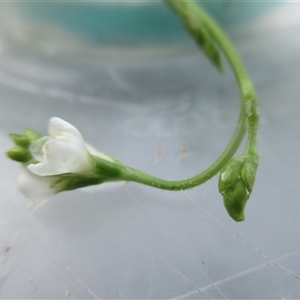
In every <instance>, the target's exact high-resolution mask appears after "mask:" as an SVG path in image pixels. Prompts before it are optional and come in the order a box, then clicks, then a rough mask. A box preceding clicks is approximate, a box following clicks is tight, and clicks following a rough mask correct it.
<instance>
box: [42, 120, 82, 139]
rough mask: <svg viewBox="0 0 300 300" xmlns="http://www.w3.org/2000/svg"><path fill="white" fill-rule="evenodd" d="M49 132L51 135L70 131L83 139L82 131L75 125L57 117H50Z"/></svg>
mask: <svg viewBox="0 0 300 300" xmlns="http://www.w3.org/2000/svg"><path fill="white" fill-rule="evenodd" d="M48 132H49V135H50V136H55V135H60V134H61V133H62V132H68V133H70V134H72V135H74V136H76V137H78V138H80V139H82V136H81V134H80V132H79V131H78V130H77V129H76V128H75V127H74V126H73V125H71V124H70V123H68V122H66V121H64V120H63V119H60V118H57V117H53V118H51V119H50V121H49V128H48Z"/></svg>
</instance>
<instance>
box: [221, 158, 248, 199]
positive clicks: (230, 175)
mask: <svg viewBox="0 0 300 300" xmlns="http://www.w3.org/2000/svg"><path fill="white" fill-rule="evenodd" d="M244 162H245V158H243V157H242V156H240V157H235V158H233V159H231V160H230V161H229V162H228V164H227V165H226V166H225V167H224V168H223V169H222V171H221V173H220V177H219V192H220V193H221V194H222V193H223V192H224V191H225V190H226V189H228V188H230V187H232V186H233V185H234V184H235V182H236V181H237V179H238V177H239V176H240V172H241V168H242V166H243V164H244Z"/></svg>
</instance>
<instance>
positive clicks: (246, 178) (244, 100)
mask: <svg viewBox="0 0 300 300" xmlns="http://www.w3.org/2000/svg"><path fill="white" fill-rule="evenodd" d="M165 2H166V4H167V5H168V6H169V7H170V8H171V9H173V10H174V11H175V13H177V14H178V15H179V17H180V18H181V19H182V21H183V24H184V25H185V27H186V29H187V30H188V31H189V33H190V34H191V36H192V37H193V38H194V40H195V41H196V43H197V44H198V45H199V46H200V48H201V49H202V50H203V52H204V53H205V54H206V55H207V57H208V58H209V59H210V61H211V62H212V63H213V64H214V65H215V66H216V67H217V69H218V70H219V71H220V72H224V67H223V63H222V56H221V53H220V51H221V52H222V53H223V55H224V56H225V57H226V59H227V60H228V62H229V64H230V66H231V68H232V70H233V72H234V74H235V77H236V80H237V83H238V86H239V89H240V97H241V101H240V103H241V109H240V116H239V120H238V123H237V126H236V129H235V131H234V133H233V136H232V138H231V140H230V141H229V143H228V145H227V147H226V148H225V150H224V151H223V153H222V154H221V155H220V156H219V158H218V159H217V160H216V161H215V162H214V163H213V164H212V165H211V166H210V167H208V168H207V169H206V170H204V171H203V172H201V173H200V174H197V175H195V176H193V177H190V178H187V179H184V180H178V181H170V180H164V179H160V178H157V177H154V176H151V175H149V174H146V173H144V172H142V171H140V170H136V169H133V168H131V167H128V166H125V165H124V164H122V163H121V162H119V161H118V160H116V159H115V158H113V157H111V156H109V155H106V154H104V153H101V152H98V151H96V150H95V149H94V148H93V147H91V146H90V145H87V144H86V143H85V142H84V140H83V138H82V136H81V134H80V132H79V131H78V130H77V129H76V128H75V127H74V126H72V125H71V124H69V123H67V122H65V121H63V120H62V119H59V118H52V119H51V120H50V123H49V136H46V137H42V136H41V135H39V134H38V133H36V132H34V131H31V130H26V131H25V132H24V135H17V134H11V135H10V137H11V138H12V140H13V141H14V143H15V147H14V148H12V149H11V150H9V151H8V152H7V155H8V157H9V158H11V159H13V160H15V161H18V162H20V163H21V164H22V174H21V176H20V178H19V181H18V182H19V188H20V190H21V191H22V192H23V193H24V194H25V195H26V196H27V197H28V198H30V199H31V204H30V207H31V208H35V207H37V206H39V205H41V204H42V203H44V202H45V201H46V200H47V199H48V198H50V197H51V196H53V195H54V194H56V193H59V192H62V191H67V190H72V189H76V188H80V187H84V186H89V185H94V184H101V183H104V182H109V181H120V180H122V181H134V182H138V183H141V184H144V185H148V186H151V187H155V188H159V189H165V190H173V191H179V190H185V189H190V188H193V187H195V186H198V185H200V184H202V183H204V182H206V181H207V180H209V179H210V178H212V177H213V176H215V175H216V174H218V173H220V175H219V191H220V193H221V194H222V196H223V200H224V205H225V208H226V210H227V212H228V214H229V215H230V216H231V217H232V218H233V219H234V220H235V221H243V220H244V210H245V205H246V203H247V201H248V199H249V197H250V194H251V192H252V190H253V185H254V181H255V174H256V170H257V166H258V154H257V150H256V136H257V127H258V119H259V114H258V108H257V100H256V93H255V89H254V87H253V84H252V82H251V80H250V78H249V76H248V74H247V71H246V69H245V67H244V64H243V62H242V60H241V59H240V57H239V55H238V53H237V51H236V50H235V48H234V46H233V45H232V43H231V42H230V40H229V39H228V38H227V36H226V34H225V33H224V32H223V31H222V30H221V28H220V27H219V26H218V25H217V24H216V22H215V21H214V20H213V19H212V18H211V17H210V16H209V15H208V14H207V13H206V12H205V11H204V10H203V8H201V7H200V6H199V5H198V4H196V3H194V2H193V1H190V0H181V1H173V0H165ZM247 131H248V137H247V144H246V148H245V150H244V153H243V154H242V155H241V156H238V157H234V158H232V157H233V156H234V154H235V152H236V151H237V149H238V147H239V146H240V144H241V142H242V140H243V138H244V136H245V133H246V132H247Z"/></svg>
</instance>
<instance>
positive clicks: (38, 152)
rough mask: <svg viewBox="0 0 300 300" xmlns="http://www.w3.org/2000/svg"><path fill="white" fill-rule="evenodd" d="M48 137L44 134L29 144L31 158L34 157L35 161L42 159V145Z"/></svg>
mask: <svg viewBox="0 0 300 300" xmlns="http://www.w3.org/2000/svg"><path fill="white" fill-rule="evenodd" d="M49 139H50V137H48V136H44V137H42V138H41V139H38V140H36V141H33V142H32V143H31V144H30V147H29V150H30V153H31V155H32V157H33V158H35V159H36V160H37V161H40V162H41V161H43V159H44V151H43V146H44V145H45V143H46V142H47V141H48V140H49Z"/></svg>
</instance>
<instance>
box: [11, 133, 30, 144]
mask: <svg viewBox="0 0 300 300" xmlns="http://www.w3.org/2000/svg"><path fill="white" fill-rule="evenodd" d="M9 137H10V138H11V139H12V140H13V141H14V143H15V144H16V145H17V146H20V147H28V145H29V144H30V139H29V138H28V137H26V136H25V135H20V134H15V133H11V134H10V135H9Z"/></svg>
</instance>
